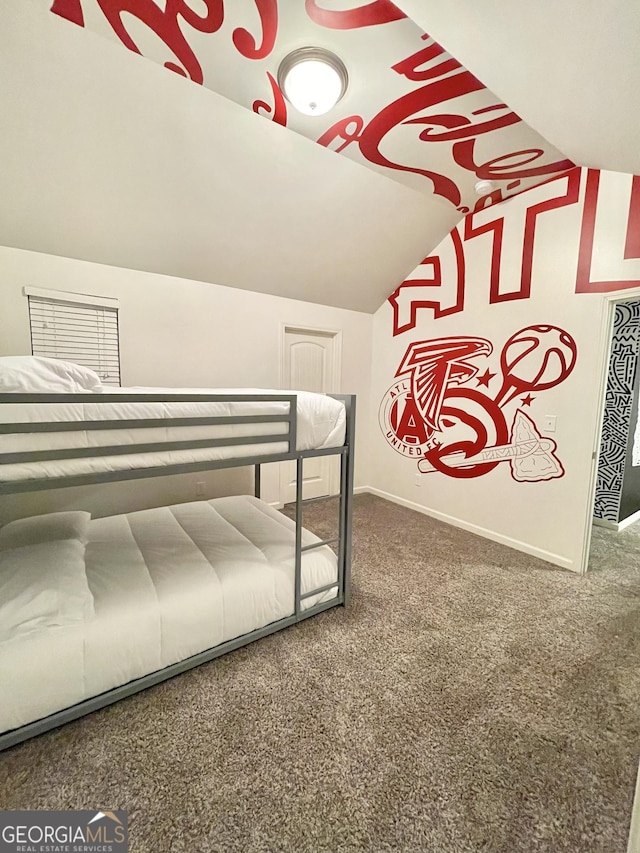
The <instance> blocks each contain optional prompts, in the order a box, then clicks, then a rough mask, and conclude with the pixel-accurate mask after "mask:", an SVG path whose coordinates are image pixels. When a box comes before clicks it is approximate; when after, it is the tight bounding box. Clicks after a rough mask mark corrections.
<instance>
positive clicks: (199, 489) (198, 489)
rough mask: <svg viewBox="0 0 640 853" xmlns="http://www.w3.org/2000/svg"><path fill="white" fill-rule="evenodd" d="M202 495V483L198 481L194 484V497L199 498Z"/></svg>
mask: <svg viewBox="0 0 640 853" xmlns="http://www.w3.org/2000/svg"><path fill="white" fill-rule="evenodd" d="M203 495H204V483H203V482H202V481H200V482H199V483H196V497H197V498H201V497H203Z"/></svg>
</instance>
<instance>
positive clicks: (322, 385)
mask: <svg viewBox="0 0 640 853" xmlns="http://www.w3.org/2000/svg"><path fill="white" fill-rule="evenodd" d="M339 361H340V352H339V335H338V333H337V332H318V331H311V330H305V329H294V328H290V327H285V329H284V346H283V361H282V387H283V389H286V390H292V391H315V392H316V393H321V394H327V393H337V392H338V391H339V390H340V389H339V376H340V364H339ZM339 482H340V457H338V456H318V457H315V458H311V459H305V460H304V464H303V488H302V496H303V497H304V498H305V499H306V498H318V497H321V496H323V495H332V494H337V493H338V491H339ZM295 499H296V464H295V462H283V463H281V465H280V500H281V501H282V503H291V502H292V501H295Z"/></svg>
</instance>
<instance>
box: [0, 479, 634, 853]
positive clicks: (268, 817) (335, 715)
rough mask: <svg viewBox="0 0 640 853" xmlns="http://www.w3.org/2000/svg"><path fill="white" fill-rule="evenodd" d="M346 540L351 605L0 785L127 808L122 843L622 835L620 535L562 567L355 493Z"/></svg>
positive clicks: (589, 842)
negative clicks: (570, 567) (577, 570)
mask: <svg viewBox="0 0 640 853" xmlns="http://www.w3.org/2000/svg"><path fill="white" fill-rule="evenodd" d="M330 514H331V515H333V513H330V511H329V509H328V508H327V507H321V506H317V505H316V507H315V508H314V509H313V517H314V520H313V521H309V522H307V523H308V526H311V527H312V528H313V529H315V530H316V531H317V532H319V533H321V534H323V533H328V532H329V526H328V518H329V515H330ZM309 519H311V511H310V515H309ZM354 546H355V550H354V599H353V606H352V607H351V608H350V609H348V610H346V611H345V610H344V609H342V608H339V609H336V610H332V611H329V612H327V613H326V614H323V615H321V616H319V617H315V618H313V619H311V620H309V621H307V622H305V623H303V624H302V625H299V626H296V627H294V628H290V629H288V630H287V631H284V632H281V633H279V634H276V635H274V636H273V637H270V638H266V639H264V640H261V641H260V642H258V643H254V644H253V645H251V646H249V647H247V648H245V649H242V650H240V651H238V652H235V653H233V654H231V655H228V656H226V657H225V658H223V659H220V660H219V661H216V662H213V663H211V664H207V665H205V666H202V667H200V668H198V669H196V670H192V671H191V672H189V673H186V674H185V675H182V676H179V677H177V678H175V679H173V680H171V681H169V682H167V683H165V684H163V685H160V686H158V687H155V688H152V689H150V690H147V691H146V692H144V693H141V694H138V695H137V696H134V697H131V698H130V699H127V700H125V701H123V702H121V703H119V704H118V705H115V706H112V707H111V708H108V709H105V710H103V711H100V712H97V713H94V714H92V715H91V716H89V717H86V718H84V719H83V720H79V721H77V722H75V723H72V724H69V725H67V726H65V727H63V728H61V729H59V730H57V731H55V732H51V733H49V734H46V735H43V736H41V737H39V738H36V739H34V740H32V741H30V742H27V743H25V744H22V745H20V746H18V747H15V748H14V749H12V750H9V751H8V752H6V753H3V754H2V755H0V780H1V781H0V806H1V807H2V808H12V809H16V808H71V807H74V808H96V807H102V808H104V807H108V808H119V809H127V810H128V811H129V820H130V833H131V845H130V846H131V850H132V851H135V853H138V851H139V853H152V851H153V853H164V851H176V853H177V852H178V851H185V852H186V851H202V852H203V853H204V851H212V852H213V851H216V853H217V851H220V853H235V851H238V853H254V851H255V853H257V852H258V851H260V853H272V851H296V853H317V852H318V851H327V853H335V851H371V853H383V851H406V853H413V851H416V853H417V851H429V853H453V851H455V853H476V851H486V852H487V853H489V852H490V853H498V852H499V853H515V851H548V853H624V851H625V849H626V838H627V833H628V825H629V818H630V812H631V803H632V797H633V789H634V783H635V775H636V771H637V767H638V755H639V753H640V674H639V670H640V657H639V654H638V652H639V651H640V620H639V619H638V614H639V610H640V535H639V534H637V533H634V532H633V529H630V530H629V531H625V532H623V533H622V534H618V535H615V534H611V533H609V532H608V531H601V530H597V531H596V534H595V542H594V548H593V561H592V562H593V571H592V572H591V573H590V574H589V575H588V576H587V577H586V578H579V577H577V576H575V575H571V574H568V573H565V572H562V571H560V570H554V569H553V568H552V567H549V566H547V565H546V564H543V563H540V562H538V561H536V560H534V559H532V558H530V557H527V556H525V555H521V554H518V553H516V552H513V551H510V550H508V549H506V548H504V547H502V546H499V545H496V544H493V543H491V542H487V541H486V540H482V539H478V538H476V537H475V536H473V535H471V534H468V533H465V532H463V531H459V530H456V529H455V528H451V527H448V526H446V525H443V524H440V523H438V522H435V521H433V520H431V519H429V518H427V517H425V516H421V515H417V514H415V513H412V512H410V511H409V510H406V509H403V508H401V507H397V506H395V505H393V504H390V503H387V502H385V501H382V500H380V499H378V498H374V497H372V496H368V495H363V496H360V497H358V498H357V499H356V510H355V528H354ZM0 701H1V700H0Z"/></svg>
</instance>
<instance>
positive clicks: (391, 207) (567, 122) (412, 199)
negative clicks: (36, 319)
mask: <svg viewBox="0 0 640 853" xmlns="http://www.w3.org/2000/svg"><path fill="white" fill-rule="evenodd" d="M55 2H56V3H57V5H58V6H59V8H66V9H73V8H76V9H77V8H78V7H79V8H81V9H82V11H83V14H84V24H85V26H84V27H81V26H78V25H77V24H74V23H71V22H70V21H69V20H65V19H64V18H63V17H60V16H58V15H55V14H51V12H50V7H51V3H52V0H32V2H29V3H25V2H24V0H2V3H1V4H0V79H2V81H3V85H2V87H0V110H2V116H3V134H2V135H1V136H0V185H1V186H2V194H0V243H1V244H5V245H8V246H15V247H18V248H26V249H31V250H34V251H40V252H47V253H51V254H59V255H65V256H69V257H75V258H80V259H83V260H89V261H93V262H97V263H105V264H111V265H115V266H123V267H128V268H132V269H141V270H147V271H150V272H157V273H164V274H167V275H175V276H180V277H185V278H193V279H198V280H202V281H210V282H214V283H216V284H223V285H227V286H231V287H238V288H243V289H246V290H254V291H261V292H265V293H273V294H277V295H280V296H286V297H292V298H297V299H305V300H308V301H312V302H318V303H323V304H328V305H336V306H338V307H346V308H352V309H355V310H361V311H367V312H372V311H375V310H376V309H377V308H378V307H379V306H380V304H382V302H383V301H384V300H385V298H386V297H387V296H388V294H389V293H390V292H391V291H393V290H394V289H395V288H396V287H397V286H398V285H399V284H400V283H401V282H402V280H403V279H404V278H406V277H407V275H409V274H410V273H411V272H412V270H413V269H414V268H415V267H416V265H417V264H418V263H419V262H420V261H421V260H422V259H423V258H424V257H425V256H426V255H428V254H429V253H430V252H431V251H432V250H433V248H435V246H436V245H437V244H438V243H439V242H440V241H441V240H442V239H443V238H444V237H445V236H446V234H447V233H448V232H449V231H450V229H451V228H452V227H453V225H454V224H455V223H456V221H458V219H459V218H460V215H461V213H463V212H464V211H465V210H466V209H468V208H469V207H472V206H473V205H474V204H477V203H478V198H477V196H476V195H475V192H474V184H475V182H476V181H477V179H478V178H480V177H487V176H488V177H496V176H497V177H498V178H502V177H504V176H505V175H507V174H508V173H513V174H512V175H511V176H510V177H506V178H505V179H504V180H500V189H501V193H502V197H504V196H505V195H508V194H510V193H512V192H519V191H521V190H522V189H523V188H526V187H527V186H531V185H533V184H535V183H537V182H539V181H541V180H545V179H547V178H548V177H549V176H550V174H553V173H554V170H555V173H557V170H558V168H560V167H562V168H567V164H568V163H569V164H570V162H571V160H573V161H574V162H577V163H579V164H580V165H589V166H597V167H601V168H607V169H613V170H616V169H618V170H622V171H628V172H636V173H640V146H638V144H637V142H638V129H639V124H640V122H639V119H638V117H637V112H636V109H635V107H634V104H635V103H636V100H637V95H636V93H637V91H639V88H640V50H638V48H637V44H638V43H640V41H639V37H640V32H639V23H640V4H637V3H635V2H633V3H631V2H626V0H624V2H623V0H608V2H603V0H565V2H564V3H562V4H558V3H555V2H554V3H552V2H551V0H537V2H536V3H530V4H519V5H518V10H517V14H516V13H515V12H514V11H513V10H511V12H510V14H509V16H508V17H507V12H506V10H505V4H504V3H502V2H498V0H483V2H478V0H458V3H456V4H455V5H454V4H444V3H436V2H435V0H397V5H398V6H400V7H401V8H402V9H403V10H404V11H405V12H406V13H407V14H408V15H410V16H411V17H412V18H413V20H409V19H407V18H399V19H396V20H392V21H389V22H387V23H384V24H380V25H377V26H365V27H355V28H343V27H341V26H338V27H336V26H334V25H330V26H328V25H327V24H326V22H324V23H319V22H318V21H317V20H316V21H313V20H311V18H312V16H311V15H310V13H309V9H310V8H312V7H317V8H325V9H332V10H334V11H333V12H332V13H331V15H334V16H335V15H342V14H343V13H344V12H346V11H348V10H350V9H351V10H359V9H367V8H369V6H370V7H371V8H374V9H385V8H387V9H388V8H392V7H391V6H390V4H389V3H387V2H384V1H383V0H380V3H379V4H378V3H373V4H366V3H365V4H363V3H362V2H357V3H356V0H317V2H316V1H315V0H306V3H303V2H302V0H295V3H294V2H293V0H280V2H279V3H278V4H277V9H278V13H279V19H278V28H277V34H276V35H277V38H276V39H275V40H274V43H273V45H272V46H271V47H270V48H269V50H268V51H267V53H266V55H265V56H264V57H262V58H260V59H250V58H248V57H247V56H244V55H242V54H241V51H239V50H238V49H237V33H238V32H239V31H240V30H241V29H246V33H247V34H251V35H253V36H254V37H255V39H256V43H257V44H259V43H260V41H261V38H262V29H261V22H260V18H259V16H258V12H257V9H258V5H259V4H257V3H256V2H255V0H234V2H233V3H231V2H228V3H226V4H224V11H225V19H224V25H222V26H220V27H219V28H218V30H217V31H215V32H209V33H203V32H201V31H199V30H197V28H196V29H194V28H193V27H192V28H189V27H188V26H187V25H186V23H185V22H184V21H182V30H180V33H182V35H179V39H182V36H183V35H184V36H185V38H184V42H185V43H186V44H187V48H188V50H187V54H185V55H186V56H188V52H189V51H191V53H192V54H193V57H194V58H195V65H194V64H193V63H191V65H190V66H189V67H190V69H191V72H193V69H196V73H197V68H200V69H201V72H202V75H201V76H202V80H201V81H200V82H203V84H204V85H196V83H195V82H193V81H192V80H189V79H184V76H180V75H179V74H178V73H175V70H176V69H178V70H179V68H180V67H182V68H183V72H185V75H186V76H187V77H188V76H189V73H187V72H186V71H185V65H184V63H182V66H181V64H180V62H178V61H177V60H178V59H179V58H180V57H177V56H176V54H175V50H173V49H172V48H170V47H169V45H168V41H167V40H166V39H165V40H164V41H163V40H162V39H160V38H159V37H158V36H157V34H155V33H154V32H153V31H152V29H151V30H150V28H149V26H147V25H146V24H145V23H144V22H142V21H141V20H140V18H136V15H135V14H126V15H123V18H122V21H123V25H125V30H126V33H127V34H128V35H129V36H130V37H131V38H132V39H133V40H134V43H135V45H136V46H138V49H139V50H140V51H141V52H142V53H143V54H144V57H141V56H137V55H136V54H135V53H133V52H132V51H131V50H126V49H125V47H123V45H122V43H121V38H119V37H118V35H117V34H116V33H115V32H114V30H113V28H112V27H111V26H110V25H109V24H108V21H106V18H105V15H104V13H103V11H102V9H103V8H108V7H110V6H111V7H113V8H117V5H118V4H117V3H116V4H115V5H114V4H113V3H110V4H102V5H99V4H98V2H97V0H55ZM260 5H261V6H262V7H263V8H267V7H268V6H269V4H268V3H264V4H260ZM128 6H129V7H130V8H135V9H138V10H143V9H147V10H148V9H150V8H152V7H154V4H153V3H146V2H145V3H142V2H139V0H135V2H134V0H128ZM156 6H157V7H158V8H162V9H163V10H164V9H165V8H166V10H169V9H170V8H186V6H184V7H181V6H179V5H174V6H173V7H171V5H166V4H164V3H163V2H160V0H157V3H156ZM189 6H190V8H192V9H196V8H197V9H198V10H199V14H203V13H204V12H205V11H206V8H210V9H212V8H216V4H215V3H209V4H207V5H206V6H205V3H204V2H203V0H190V3H189ZM271 8H275V6H272V7H271ZM163 14H165V12H164V11H162V12H161V15H163ZM167 14H168V12H167ZM331 15H330V17H331ZM183 30H184V32H183ZM425 32H426V33H428V34H429V35H428V36H427V35H425ZM165 35H166V34H165ZM172 39H173V42H174V45H175V43H176V42H175V31H174V36H173V37H172ZM434 39H436V40H437V42H439V43H441V44H442V45H443V46H444V47H446V48H447V50H448V51H449V54H446V53H440V54H438V53H437V52H438V45H437V44H436V42H434ZM169 41H171V39H169ZM306 43H314V44H320V45H324V46H326V47H329V48H330V49H333V50H334V51H336V52H337V53H339V54H340V55H341V56H342V58H343V59H344V61H345V62H346V64H347V66H348V68H349V73H350V88H349V91H348V93H347V96H346V97H345V98H344V99H343V101H341V102H340V104H339V105H338V107H337V108H336V110H335V111H334V112H332V113H330V114H328V116H327V117H326V118H325V119H323V121H322V122H320V124H317V123H316V122H317V121H318V119H316V118H314V119H306V118H303V117H301V116H297V115H296V114H295V113H293V111H292V110H291V109H289V110H288V114H287V118H286V124H287V127H281V126H280V125H279V124H277V123H274V122H273V121H270V120H268V119H269V118H272V117H273V109H272V108H273V105H274V93H273V91H272V89H271V85H270V83H269V77H268V75H269V74H271V75H272V76H275V75H276V73H277V66H278V64H279V62H280V60H281V59H282V57H283V56H284V55H286V53H288V52H289V51H290V50H292V49H293V48H295V47H299V46H302V45H303V44H306ZM425 48H428V49H430V50H432V56H431V57H430V58H429V59H428V60H426V61H423V62H416V65H415V71H416V74H415V75H414V79H413V80H410V79H408V77H407V76H406V75H404V74H402V73H398V70H397V69H396V70H394V68H393V66H394V65H398V64H399V63H400V64H402V63H403V61H404V60H407V59H408V58H409V57H411V56H412V55H415V54H418V53H419V52H420V51H424V50H425ZM436 54H437V55H436ZM451 55H453V56H455V57H456V59H457V60H459V61H460V62H462V63H463V64H464V65H465V66H466V67H468V68H469V69H470V70H471V71H472V72H473V74H475V75H476V77H478V78H479V79H480V80H481V81H482V84H484V85H482V84H481V83H478V84H477V86H475V88H474V89H473V91H469V92H463V93H462V94H460V93H458V94H455V86H456V83H457V82H459V81H460V80H466V81H469V80H470V79H472V75H469V74H468V73H467V72H466V71H465V68H464V67H463V68H461V67H460V65H459V64H458V63H456V62H455V60H453V59H452V57H451ZM183 58H184V57H183ZM149 60H152V61H149ZM167 62H170V63H173V65H174V66H175V68H174V71H171V70H167V69H166V68H163V67H162V66H163V64H165V63H167ZM443 62H446V63H448V65H447V66H445V67H444V68H443V66H442V65H441V63H443ZM405 64H406V63H405ZM187 71H189V69H187ZM191 72H190V73H191ZM191 76H192V77H193V76H194V74H193V73H191ZM434 81H436V82H437V81H439V84H438V85H439V91H440V96H439V97H438V98H435V99H432V100H429V98H430V93H431V92H433V91H434V90H433V89H432V88H431V84H432V83H433V82H434ZM452 81H453V82H452ZM440 84H441V85H440ZM452 86H453V88H451V87H452ZM487 87H489V88H487ZM452 92H453V93H454V94H452ZM494 92H495V94H494ZM427 95H428V96H427ZM425 98H426V100H425ZM258 101H263V102H264V104H265V106H262V107H259V108H258V107H257V103H256V102H258ZM501 101H503V102H504V103H503V104H502V105H501ZM505 104H508V107H507V106H505ZM269 109H271V114H270V115H268V113H269ZM256 111H257V112H259V113H260V114H259V115H258V114H256ZM514 113H516V114H517V115H514ZM352 116H358V117H360V118H361V119H362V124H363V127H364V131H363V140H364V141H361V142H360V143H359V142H358V141H356V142H352V143H351V144H349V145H347V146H346V147H345V148H344V150H343V151H342V152H341V153H340V154H336V152H335V151H333V150H330V149H331V148H334V149H335V148H336V147H338V145H339V144H340V142H341V140H340V138H337V139H334V141H333V142H332V143H327V147H324V146H323V145H318V144H315V141H312V140H318V139H320V138H321V137H322V136H323V135H325V134H326V132H327V131H328V129H329V127H330V126H331V125H332V124H333V123H334V122H336V121H339V120H346V119H349V117H352ZM518 116H520V118H521V119H523V120H519V119H518ZM495 119H497V120H498V121H497V122H495V126H491V127H490V128H489V129H488V131H487V132H481V131H482V129H483V128H482V126H483V125H485V126H486V124H487V123H489V124H491V123H492V122H494V120H495ZM503 119H506V121H502V120H503ZM416 120H417V122H416ZM385 122H386V126H387V131H386V132H383V133H382V135H381V136H380V134H378V143H377V144H371V142H372V138H373V141H374V143H375V139H376V133H378V130H377V128H379V127H380V126H381V124H382V125H384V124H385ZM501 122H502V123H501ZM478 126H480V131H478V130H477V128H478ZM533 128H535V130H534V129H533ZM485 129H486V128H485ZM450 130H451V131H452V135H449V134H448V131H450ZM292 131H295V132H292ZM425 134H426V135H425ZM421 135H422V138H421ZM434 139H436V140H437V141H433V140H434ZM547 140H548V141H547ZM527 149H529V150H531V149H533V150H534V155H535V156H534V162H532V164H531V165H532V166H533V167H538V166H541V168H540V170H539V173H538V174H533V173H532V174H527V166H526V164H525V162H524V161H525V160H526V156H524V155H526V150H527ZM514 152H518V153H517V154H516V153H514ZM535 152H537V153H535ZM561 152H562V153H561ZM523 158H524V159H523ZM567 158H568V159H567ZM376 160H378V162H376ZM519 160H520V161H522V162H521V163H520V164H519V162H518V161H519ZM389 163H391V165H389ZM465 163H466V165H465ZM545 170H547V171H546V172H545ZM425 172H428V173H431V174H432V175H436V176H440V177H441V178H442V179H443V186H445V190H442V189H440V190H437V192H439V193H440V194H439V195H438V194H434V180H433V179H432V178H430V177H426V176H425V174H424V173H425ZM534 172H535V169H534ZM487 173H489V174H487ZM446 187H448V188H449V189H446ZM452 188H453V189H452ZM456 193H459V198H456ZM496 200H497V199H496ZM41 284H44V283H41ZM49 285H50V286H54V284H53V283H49Z"/></svg>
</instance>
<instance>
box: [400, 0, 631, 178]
mask: <svg viewBox="0 0 640 853" xmlns="http://www.w3.org/2000/svg"><path fill="white" fill-rule="evenodd" d="M395 4H396V6H399V7H401V8H402V9H403V10H404V11H405V12H406V13H407V14H408V15H409V16H410V17H411V18H412V19H413V20H414V21H415V22H416V23H417V24H418V25H419V26H420V27H423V28H425V29H426V30H427V32H428V33H429V34H430V35H432V36H433V37H434V38H435V39H437V40H438V41H439V42H440V43H441V44H443V45H444V46H445V47H446V48H447V50H448V51H450V52H451V53H452V54H453V55H454V56H455V57H456V59H458V60H459V61H460V62H462V64H463V65H465V66H466V67H467V68H469V69H470V70H471V71H473V73H474V74H475V75H476V76H477V77H479V78H480V79H481V80H482V82H483V83H484V84H485V85H486V86H488V87H489V88H490V89H492V90H493V91H494V92H495V93H496V94H497V95H499V96H500V97H501V98H502V99H503V100H504V101H506V103H508V104H509V106H510V107H511V109H513V110H515V112H517V113H518V115H520V116H521V118H522V119H523V120H524V121H525V122H526V123H527V124H529V125H531V127H534V128H535V129H536V130H537V131H538V132H539V133H540V134H541V135H542V136H543V137H544V138H545V139H547V140H549V142H550V143H551V144H552V145H554V146H555V147H556V148H558V149H560V150H561V151H562V152H563V153H564V154H565V155H566V156H567V157H569V158H570V159H571V160H573V161H574V162H575V163H577V164H578V165H580V166H589V167H592V168H599V169H610V170H611V171H619V172H627V173H630V174H640V112H639V110H638V103H639V102H640V95H639V93H640V3H639V2H638V0H562V2H558V0H535V2H528V3H516V4H515V5H514V4H505V3H504V0H481V2H479V0H457V2H456V3H443V2H441V0H395Z"/></svg>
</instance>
